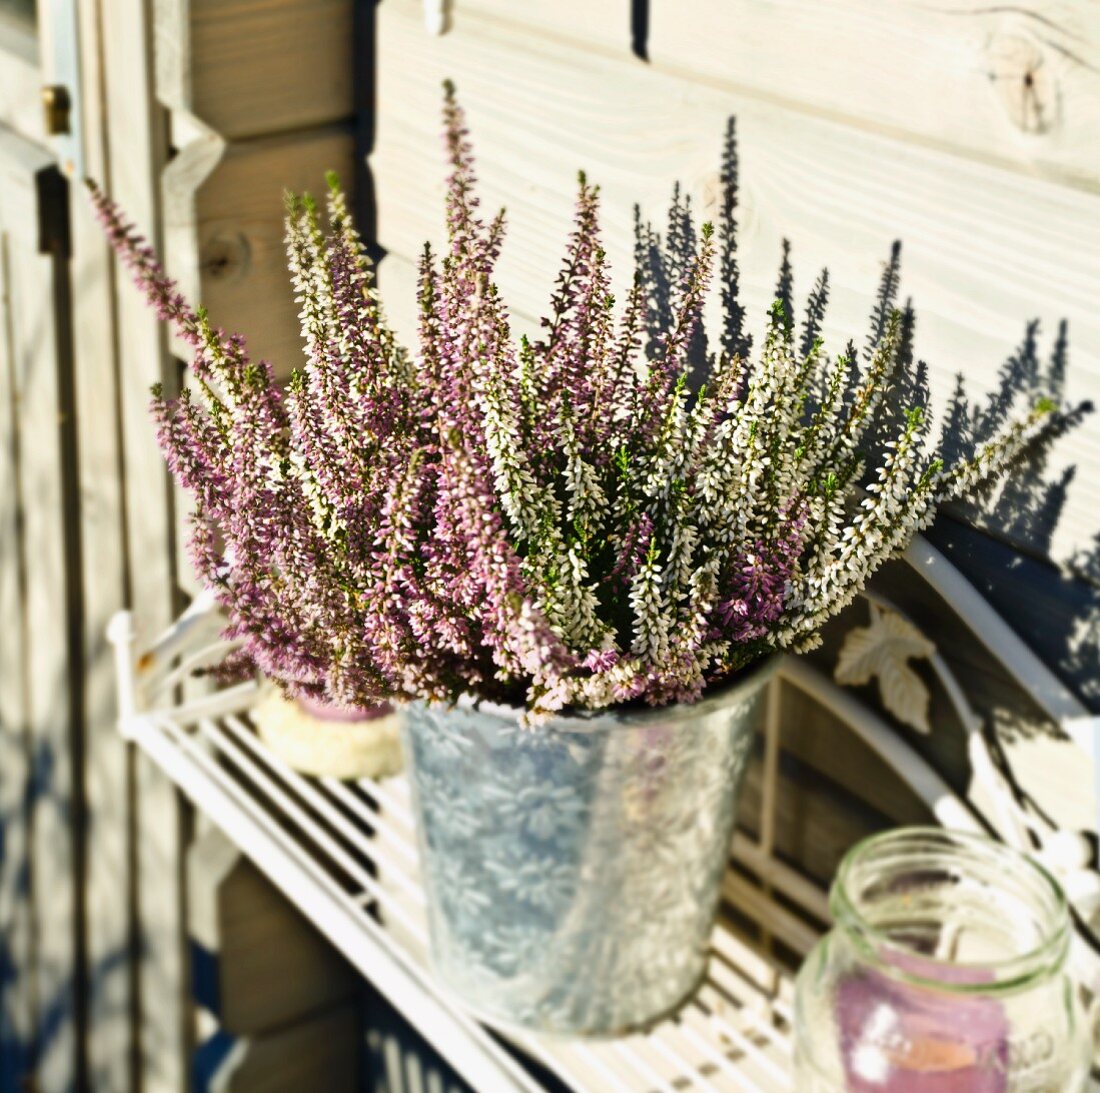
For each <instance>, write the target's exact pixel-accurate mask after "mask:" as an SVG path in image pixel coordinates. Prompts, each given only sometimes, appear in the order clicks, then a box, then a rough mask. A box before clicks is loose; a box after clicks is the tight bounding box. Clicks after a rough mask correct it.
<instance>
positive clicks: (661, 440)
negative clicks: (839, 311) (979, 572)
mask: <svg viewBox="0 0 1100 1093" xmlns="http://www.w3.org/2000/svg"><path fill="white" fill-rule="evenodd" d="M444 121H445V134H444V148H445V152H446V156H447V160H448V163H449V171H450V173H449V178H448V186H447V198H446V210H445V212H446V224H447V231H448V242H447V246H446V248H445V249H444V250H443V252H442V253H441V254H439V255H437V254H434V253H433V252H432V251H431V250H430V249H429V248H425V251H424V254H423V257H422V260H421V263H420V268H419V282H418V294H419V304H420V322H419V337H418V346H417V349H416V351H415V352H413V351H410V350H408V349H406V348H405V347H404V346H402V345H400V344H399V343H398V341H397V339H396V337H395V336H394V334H393V332H392V331H391V330H390V328H389V326H388V325H387V323H386V319H385V315H384V312H383V309H382V306H381V303H380V302H379V299H378V296H377V293H376V290H375V283H374V271H373V269H372V268H371V264H370V262H369V261H368V259H367V256H366V249H365V247H364V245H363V243H362V241H361V240H360V238H359V236H358V235H357V234H356V232H355V229H354V227H353V225H352V223H351V219H350V216H349V214H348V209H347V202H346V199H345V197H344V195H343V193H342V192H341V191H340V189H339V187H338V185H337V184H336V183H335V180H333V179H331V178H330V180H329V181H330V192H329V194H328V196H327V201H326V202H325V208H324V209H323V210H322V209H320V208H319V207H318V205H317V203H316V202H314V201H313V200H312V199H311V198H309V197H308V196H302V197H297V196H294V197H291V198H290V199H289V200H288V203H287V253H288V260H289V266H290V271H291V277H292V281H293V284H294V290H295V294H296V299H297V304H298V307H299V309H300V315H301V322H302V339H303V347H304V361H303V364H302V366H301V368H300V369H299V370H297V371H295V372H294V373H293V375H292V376H291V378H290V381H289V384H288V385H287V387H286V389H285V390H284V389H283V387H282V386H281V385H280V384H279V383H278V382H276V379H275V376H274V373H273V371H272V369H271V367H270V366H269V365H268V364H267V363H266V362H263V361H260V362H254V361H253V360H252V359H251V356H250V355H249V352H248V349H247V347H246V345H245V343H244V341H243V339H241V338H239V337H237V336H229V335H226V334H225V333H223V332H222V331H220V330H217V329H216V328H214V327H212V326H211V324H210V322H209V321H208V319H207V316H206V314H205V313H204V312H203V311H201V310H200V309H195V308H192V307H191V306H190V305H189V304H188V303H187V301H185V300H184V299H183V298H182V297H181V296H180V294H179V292H178V291H177V289H176V286H175V285H174V284H173V282H172V281H171V280H169V279H168V278H167V277H166V276H165V274H164V272H163V270H162V269H161V267H160V265H159V264H158V262H157V259H156V257H155V255H154V254H153V252H152V251H151V250H150V249H149V247H148V246H147V245H146V244H145V242H144V240H143V239H142V238H141V237H140V236H139V235H138V234H137V232H136V231H135V230H134V229H133V228H132V227H131V225H129V224H128V223H127V222H126V220H125V219H124V218H123V216H122V215H121V213H120V212H119V210H118V209H117V208H116V206H115V205H114V204H113V203H112V202H111V201H110V200H109V199H108V198H107V197H105V196H104V195H103V194H101V193H100V192H99V191H98V190H96V189H95V188H94V187H93V188H92V202H93V205H94V207H95V211H96V214H97V216H98V217H99V219H100V221H101V223H102V224H103V227H104V230H105V232H106V234H107V238H108V239H109V240H110V242H111V243H112V245H113V246H114V247H115V249H116V250H117V251H118V253H119V255H120V256H121V258H122V261H123V262H124V263H125V265H126V266H127V267H128V268H129V270H130V271H131V273H132V274H133V277H134V280H135V282H136V283H137V285H138V287H139V288H140V289H141V290H142V292H144V294H145V296H146V297H147V299H148V300H149V302H150V304H151V305H152V306H153V307H154V308H155V309H156V311H157V314H158V315H159V316H160V317H161V318H162V319H164V320H165V321H166V322H170V323H172V324H173V325H174V326H175V328H176V330H177V331H178V332H179V334H180V335H181V336H182V338H183V339H184V340H185V341H186V342H187V343H188V344H190V345H191V346H193V347H194V359H193V361H192V365H191V369H190V372H189V374H188V377H187V385H186V387H185V389H184V390H183V391H182V392H181V393H180V394H179V396H178V397H166V396H165V395H164V394H163V393H162V392H160V391H159V390H158V391H155V392H154V398H153V415H154V419H155V423H156V428H157V436H158V438H159V441H160V445H161V447H162V449H163V450H164V453H165V457H166V459H167V463H168V466H169V468H170V470H171V472H172V473H173V474H174V475H175V477H176V478H177V479H178V481H179V482H180V484H181V485H182V486H183V487H184V488H185V489H186V490H187V491H188V492H189V493H190V495H191V497H192V499H193V502H194V510H193V513H192V517H191V519H192V536H191V540H190V544H189V549H190V556H191V559H192V562H193V564H194V566H195V568H196V570H197V572H198V573H199V575H200V577H201V579H202V580H203V581H204V583H205V584H207V585H208V586H209V587H211V588H212V589H214V590H215V592H216V594H217V596H218V598H219V600H220V602H221V604H222V606H223V607H224V608H225V610H226V612H227V614H228V616H229V626H228V629H227V636H229V637H231V638H234V639H239V641H240V643H241V644H240V648H239V650H238V651H237V652H236V653H234V655H233V658H232V660H231V662H229V663H227V665H226V666H225V672H226V673H231V674H239V673H241V672H242V671H244V672H247V671H250V670H255V669H257V668H258V669H260V670H262V671H263V672H265V673H266V674H267V675H269V676H271V677H272V678H274V679H276V680H278V681H280V682H281V683H282V684H283V685H284V686H285V687H286V688H287V690H288V691H290V692H291V693H292V694H300V695H305V696H310V697H313V698H323V699H325V700H327V701H330V702H335V703H337V704H340V705H346V706H369V705H372V704H373V703H375V702H377V701H378V700H380V699H383V698H395V699H411V698H419V699H431V700H447V701H453V700H455V699H456V698H457V697H458V696H460V695H462V694H464V693H472V694H475V695H478V696H482V697H485V698H489V699H493V700H497V701H504V702H516V703H525V704H526V705H527V707H528V708H529V710H530V711H531V713H532V716H534V717H538V716H542V715H545V714H547V713H550V712H552V711H553V710H555V709H559V708H562V707H566V706H583V707H592V708H598V707H602V706H607V705H612V704H615V703H627V702H635V701H645V702H649V703H652V704H661V703H667V702H693V701H695V700H697V699H698V698H699V697H700V696H701V695H702V694H703V693H704V691H705V689H706V688H707V687H708V686H711V685H714V684H717V683H719V682H721V681H723V680H725V679H727V678H729V677H730V676H731V675H732V674H734V673H736V672H737V671H739V670H740V669H742V668H744V667H745V666H746V665H748V664H749V663H751V662H752V661H753V660H755V659H757V658H758V657H760V656H762V655H765V654H766V653H768V652H769V651H771V650H773V649H779V648H798V647H800V646H801V645H804V644H806V643H808V642H810V641H812V640H813V636H814V634H815V633H816V631H817V629H818V628H819V627H820V625H821V623H822V622H823V621H824V620H825V618H827V617H828V616H829V615H830V614H831V613H833V612H834V611H836V610H839V608H840V607H842V606H843V605H844V604H845V603H846V602H847V601H848V600H849V599H850V598H851V596H852V595H853V594H854V592H855V590H858V588H859V587H860V586H861V585H862V583H863V582H865V581H866V579H867V578H868V576H869V575H870V574H871V573H872V572H873V571H874V569H875V568H877V566H878V565H880V564H881V563H882V562H883V561H884V560H885V558H887V557H888V556H890V554H891V553H893V552H894V551H896V550H899V549H902V548H903V547H904V545H905V543H906V541H907V540H908V537H909V536H910V535H911V534H912V533H913V531H914V530H915V529H916V528H917V527H918V526H920V525H921V524H922V523H923V522H925V521H927V519H928V518H929V516H930V513H931V512H932V510H933V505H934V502H935V501H936V500H937V499H938V498H940V497H943V496H947V495H950V494H951V493H952V492H955V491H958V490H965V491H969V490H971V489H974V488H976V487H977V486H979V485H980V484H981V482H982V481H983V480H984V479H987V478H988V477H989V476H991V475H995V474H999V473H1001V471H1002V470H1003V469H1004V468H1005V467H1006V466H1007V465H1008V464H1009V463H1010V461H1011V457H1012V455H1013V454H1014V453H1015V452H1017V451H1019V450H1020V448H1021V447H1022V446H1023V445H1024V444H1025V443H1027V441H1028V440H1029V439H1030V438H1031V437H1032V436H1034V434H1035V432H1036V431H1037V430H1038V429H1040V428H1042V427H1043V426H1042V419H1043V417H1044V415H1045V414H1046V413H1047V411H1048V410H1049V408H1050V407H1049V406H1048V405H1042V406H1037V407H1036V409H1035V410H1034V411H1032V413H1031V414H1030V415H1028V416H1027V417H1025V418H1024V419H1022V420H1020V421H1015V422H1011V423H1010V424H1009V425H1008V426H1007V427H1006V429H1005V432H1004V433H1003V434H1002V435H1001V436H1000V437H996V438H994V439H993V440H992V441H990V442H989V444H987V445H986V446H985V447H984V448H982V449H981V450H979V452H978V454H977V455H976V456H975V457H974V459H972V460H970V461H968V462H966V463H964V464H962V465H960V466H958V467H955V468H951V469H944V468H943V466H942V464H941V463H940V462H939V461H938V460H936V459H933V458H930V457H929V456H927V455H926V454H925V453H924V452H923V450H922V444H923V442H924V439H923V438H924V430H922V429H921V428H920V427H919V426H920V415H919V411H914V412H913V413H911V414H910V415H909V417H908V418H907V419H906V421H905V423H904V424H903V425H902V426H901V428H900V431H899V432H898V433H897V435H896V437H895V438H894V440H893V442H892V443H890V444H886V445H885V446H884V448H883V450H884V451H885V452H886V455H885V456H884V457H883V459H882V465H881V466H880V467H878V468H877V469H876V473H875V474H874V475H872V476H871V477H869V478H868V477H866V476H862V474H861V471H862V457H861V455H860V452H859V442H860V438H861V437H862V435H863V434H864V433H865V432H866V431H867V429H868V428H869V427H870V426H871V424H872V423H873V418H874V413H875V411H876V410H877V409H878V408H879V406H880V405H881V403H882V399H883V393H884V392H885V391H886V390H887V388H889V387H890V385H891V375H892V371H893V369H894V367H895V365H896V359H897V348H898V339H899V334H898V320H897V318H896V317H895V318H894V319H892V320H891V321H890V322H889V323H887V324H886V327H885V332H884V333H882V335H881V337H880V338H878V339H877V341H876V343H875V346H876V347H875V349H874V352H873V356H872V359H871V360H870V361H869V362H868V365H867V367H866V369H865V370H864V371H863V372H862V373H860V374H858V375H855V376H854V378H853V373H852V372H851V371H849V364H850V362H849V361H848V360H847V359H846V358H843V357H842V358H840V359H839V360H838V361H837V362H836V363H835V364H834V363H833V362H832V361H830V359H829V358H828V356H827V355H826V354H825V353H824V352H822V351H821V346H820V341H819V340H816V339H814V338H812V337H810V335H809V334H806V335H805V336H804V337H803V339H802V341H803V342H804V343H805V344H804V345H802V346H799V347H796V346H795V344H794V337H793V330H794V326H795V324H794V322H793V320H792V317H791V316H789V315H788V314H787V313H786V310H785V307H784V305H782V304H777V305H776V307H775V308H773V311H772V315H771V320H770V324H769V329H768V334H767V337H766V339H765V340H764V342H763V345H762V349H761V350H760V353H759V356H758V359H757V360H755V361H753V362H752V363H751V365H750V364H749V362H747V361H745V360H743V359H742V357H743V355H744V354H746V353H747V352H748V348H749V346H750V343H751V339H749V338H748V336H747V335H746V334H745V332H744V329H743V311H742V309H741V307H740V304H739V303H738V301H737V284H736V282H737V264H736V259H735V254H734V236H735V224H734V222H733V219H732V218H733V213H734V209H735V208H736V205H737V202H736V172H735V169H734V167H735V162H736V150H735V148H734V147H733V144H732V140H733V137H732V129H731V131H730V134H729V135H728V137H727V148H726V155H727V163H726V166H725V169H724V170H723V175H722V178H723V182H724V184H725V186H726V188H727V193H726V194H725V199H724V201H723V202H722V203H721V208H722V209H723V221H722V223H720V225H719V228H718V232H717V237H715V233H714V232H713V230H712V229H711V227H710V225H704V226H703V227H702V229H701V231H699V232H696V230H695V227H694V225H693V224H692V222H691V215H690V206H689V203H688V201H687V199H686V197H685V198H681V197H680V196H679V194H677V196H676V198H675V200H674V204H673V212H672V216H671V218H670V229H669V234H668V237H667V239H666V240H664V241H662V240H661V238H660V236H659V235H658V234H657V233H656V232H655V231H653V230H652V229H651V228H649V227H648V226H643V225H642V224H641V223H640V221H639V223H638V233H639V235H638V246H637V255H638V259H639V267H638V270H637V271H636V277H635V281H634V284H633V286H632V288H631V289H630V291H629V292H628V293H627V295H626V297H625V299H624V301H622V304H621V306H619V305H616V302H615V300H614V299H613V298H612V295H611V289H610V286H611V283H612V281H611V271H610V269H609V266H608V261H607V256H606V254H605V252H604V250H603V246H602V242H601V237H600V225H599V211H600V210H599V192H598V189H597V188H596V187H595V186H592V185H590V184H589V183H588V181H587V180H586V179H585V178H584V177H583V175H582V176H581V178H580V182H579V191H578V197H577V212H576V220H575V224H574V227H573V231H572V233H571V235H570V236H569V240H568V245H567V251H566V258H565V262H564V265H563V267H562V269H561V272H560V274H559V275H558V278H557V281H556V285H555V287H554V290H553V294H552V296H551V300H550V314H549V316H548V317H547V318H546V319H545V320H544V321H543V334H542V336H541V337H540V338H539V339H537V340H535V341H528V340H527V339H522V338H521V339H519V340H518V341H517V340H516V339H515V338H513V336H512V333H511V329H510V325H509V313H508V309H507V306H506V304H505V302H504V300H503V298H502V296H501V294H500V291H499V289H498V288H497V286H496V284H495V283H494V281H493V270H494V266H495V263H496V260H497V258H498V256H499V254H500V250H501V247H502V245H503V240H504V231H505V221H504V216H503V213H502V214H500V215H498V216H497V217H495V218H493V219H491V220H487V219H485V218H484V217H483V216H482V215H481V212H480V208H479V204H478V198H477V196H476V192H475V190H476V176H475V172H474V162H473V155H472V150H471V145H470V141H469V136H468V133H467V130H466V123H465V118H464V115H463V112H462V110H461V108H460V107H459V106H458V104H457V102H456V101H455V98H454V93H453V89H452V88H448V89H447V95H446V103H445V109H444ZM716 248H719V249H720V253H719V254H718V262H719V267H720V268H719V274H720V276H721V278H722V279H723V281H724V283H723V284H722V286H721V294H722V301H723V304H724V306H725V309H726V318H727V335H728V336H724V337H723V338H722V339H721V343H720V344H721V351H720V352H718V353H717V354H712V353H710V352H709V350H708V347H707V340H706V336H705V333H704V331H703V326H702V315H703V310H704V304H705V301H706V297H707V293H708V289H709V286H710V284H711V280H712V274H713V265H714V262H715V251H716ZM823 306H824V303H823V300H822V299H818V300H816V301H813V302H812V308H813V309H815V310H814V311H813V315H812V317H811V318H812V321H811V318H808V319H807V323H806V324H805V325H806V329H807V330H810V331H811V332H812V330H816V329H817V328H818V327H819V326H820V319H821V316H820V311H821V309H822V308H823ZM880 326H881V323H880ZM730 331H732V332H733V333H732V334H731V333H729V332H730ZM811 343H812V344H811ZM850 387H852V388H854V389H852V390H851V391H849V390H848V388H850Z"/></svg>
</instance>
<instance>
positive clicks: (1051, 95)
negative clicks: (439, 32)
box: [456, 0, 1100, 187]
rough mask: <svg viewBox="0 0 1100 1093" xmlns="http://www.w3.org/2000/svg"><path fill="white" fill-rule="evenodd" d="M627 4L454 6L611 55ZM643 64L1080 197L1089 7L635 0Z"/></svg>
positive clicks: (1092, 34) (1097, 130) (619, 50)
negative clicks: (946, 151)
mask: <svg viewBox="0 0 1100 1093" xmlns="http://www.w3.org/2000/svg"><path fill="white" fill-rule="evenodd" d="M629 7H630V5H629V4H628V3H625V2H622V0H618V2H613V3H605V4H591V3H586V2H585V0H529V2H528V3H525V4H523V5H517V4H515V3H512V2H511V0H465V2H464V3H463V4H462V5H461V7H460V10H459V11H458V12H457V13H456V22H457V23H458V24H459V26H460V27H461V26H462V21H463V20H469V22H470V23H471V24H472V23H473V22H475V21H476V19H477V17H478V16H485V15H489V16H491V17H493V18H495V19H498V20H503V21H510V22H514V23H517V24H523V25H526V26H528V27H531V28H532V29H535V30H537V31H538V32H539V33H540V34H543V35H558V36H565V37H566V38H568V39H571V40H572V41H574V42H578V43H582V44H586V45H589V46H593V47H595V48H598V49H603V50H608V51H612V52H614V53H616V54H618V55H620V56H626V55H627V51H628V49H629V45H630V12H629ZM648 7H649V35H648V57H649V59H650V62H651V64H652V65H653V66H654V67H655V68H657V69H659V70H661V71H665V72H671V73H676V74H679V75H686V76H689V77H690V78H692V79H698V80H705V81H707V82H709V83H711V84H713V85H714V86H716V87H718V88H721V89H722V90H727V91H729V92H731V93H734V94H746V93H747V94H752V95H755V96H757V97H761V98H767V99H772V100H774V101H777V102H782V103H785V104H788V105H791V106H794V107H796V108H797V109H799V110H802V111H805V112H807V113H811V114H815V115H817V116H819V117H834V118H842V119H844V120H846V121H850V122H853V123H855V124H857V125H859V126H861V127H862V128H865V129H868V130H876V131H880V132H888V133H892V134H895V135H898V136H903V137H906V138H909V139H913V140H916V141H919V142H922V143H926V144H929V145H934V146H936V147H943V148H950V149H952V150H954V151H958V152H961V153H962V154H964V155H967V156H973V157H978V158H983V159H990V160H996V161H999V162H1002V163H1004V164H1009V165H1012V166H1014V167H1017V168H1020V169H1023V170H1027V171H1029V172H1034V173H1038V174H1041V175H1044V176H1046V177H1049V178H1054V179H1062V180H1066V181H1071V182H1072V183H1074V184H1076V185H1083V186H1088V187H1095V185H1096V184H1097V182H1098V181H1100V9H1098V8H1097V6H1096V4H1095V3H1093V2H1092V0H1024V2H1022V3H1020V4H1012V5H1006V4H1000V5H999V4H984V5H982V4H973V3H970V2H969V0H944V2H942V3H938V4H935V5H928V4H924V3H921V2H920V0H902V2H899V3H892V4H882V3H880V2H879V0H833V2H831V3H829V4H820V3H817V2H815V0H770V2H768V3H759V2H758V0H724V2H723V3H713V2H711V0H650V2H649V4H648Z"/></svg>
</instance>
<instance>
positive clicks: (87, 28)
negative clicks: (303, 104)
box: [70, 3, 137, 1093]
mask: <svg viewBox="0 0 1100 1093" xmlns="http://www.w3.org/2000/svg"><path fill="white" fill-rule="evenodd" d="M98 9H99V4H98V3H81V4H78V5H77V14H78V16H79V18H80V44H81V80H82V87H81V94H80V96H79V109H81V110H83V112H84V118H83V120H84V158H85V168H86V170H87V171H88V173H89V174H90V175H91V176H92V177H95V178H99V179H104V178H106V177H107V148H106V141H107V129H106V117H105V113H104V103H103V100H102V96H101V95H100V94H99V88H100V86H101V78H102V76H103V73H102V69H101V62H102V57H101V54H100V50H99V39H98V34H99V10H98ZM72 186H73V191H72V194H71V199H70V206H71V223H72V239H73V247H72V250H73V257H72V262H71V270H70V275H71V279H72V285H73V298H72V304H73V328H74V330H75V331H76V332H77V336H76V337H75V339H74V345H73V352H74V357H75V364H74V368H75V380H76V396H77V403H78V405H79V406H80V415H81V416H80V423H79V428H78V440H79V445H80V449H79V462H78V466H79V474H80V493H81V501H82V504H81V513H80V518H81V552H82V555H83V567H84V571H83V586H84V593H83V614H84V657H85V661H84V714H85V726H84V748H85V753H84V760H85V764H84V792H85V803H86V809H87V822H86V829H85V831H84V832H83V836H84V843H85V863H86V870H87V876H86V904H85V931H86V934H85V944H86V952H87V977H88V997H87V1007H88V1030H87V1044H86V1050H87V1059H88V1076H89V1084H90V1085H91V1087H92V1088H93V1089H94V1090H96V1093H100V1091H102V1093H130V1090H131V1089H132V1088H133V1085H134V1081H135V1078H136V1076H135V1075H134V1074H133V1073H132V1050H131V1049H132V1045H133V1043H134V1042H136V1036H137V1029H136V1028H135V1027H134V1025H133V1022H132V1019H131V1018H132V1007H133V1005H134V1004H135V1002H136V999H134V998H133V996H132V992H131V972H132V963H131V961H132V957H133V954H132V952H131V928H132V926H133V925H134V919H133V915H132V907H131V895H132V891H131V885H132V883H133V882H134V880H135V878H134V876H133V874H132V871H131V845H132V840H131V833H130V820H131V816H132V811H131V810H132V803H133V802H132V798H131V772H132V755H131V751H130V748H129V747H128V746H127V744H126V743H125V741H123V740H122V739H121V738H120V737H119V736H118V733H117V731H115V726H116V723H117V715H118V710H117V694H116V692H115V687H114V671H113V662H112V657H111V647H110V645H109V643H108V642H107V640H106V636H105V632H106V628H107V623H108V622H109V621H110V619H111V617H112V615H113V613H114V612H116V611H117V610H118V609H119V608H120V607H121V606H122V605H123V604H124V603H125V597H126V588H127V573H126V565H127V554H126V544H125V538H124V526H125V525H124V486H123V481H122V479H121V477H120V474H119V468H120V467H121V466H122V459H123V453H122V450H121V436H120V432H119V428H120V423H119V419H118V405H119V403H118V395H119V379H120V377H119V374H118V371H117V361H116V355H115V330H116V328H115V321H114V307H115V284H114V256H113V255H112V254H111V253H110V250H109V248H108V247H107V245H106V241H105V240H104V238H103V232H102V230H101V229H100V226H99V224H98V223H96V221H95V219H94V217H93V216H92V213H91V208H90V206H89V204H88V202H87V201H85V200H84V195H83V194H82V193H81V192H80V189H81V188H80V182H79V180H73V184H72Z"/></svg>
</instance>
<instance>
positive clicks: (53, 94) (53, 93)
mask: <svg viewBox="0 0 1100 1093" xmlns="http://www.w3.org/2000/svg"><path fill="white" fill-rule="evenodd" d="M42 106H43V107H44V108H45V112H46V134H47V135H48V136H51V137H57V136H61V135H62V134H65V133H71V132H72V130H71V129H70V127H69V115H70V113H71V112H72V108H73V104H72V99H71V98H70V97H69V89H68V88H67V87H62V86H61V84H50V85H49V86H47V87H44V88H42Z"/></svg>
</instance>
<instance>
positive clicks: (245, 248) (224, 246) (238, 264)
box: [199, 232, 252, 282]
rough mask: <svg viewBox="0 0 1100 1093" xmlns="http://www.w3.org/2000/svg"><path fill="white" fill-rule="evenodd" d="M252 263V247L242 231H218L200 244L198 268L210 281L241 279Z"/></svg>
mask: <svg viewBox="0 0 1100 1093" xmlns="http://www.w3.org/2000/svg"><path fill="white" fill-rule="evenodd" d="M251 264H252V247H251V246H250V245H249V242H248V239H247V238H246V237H245V235H244V234H243V233H242V232H219V233H218V234H217V235H214V236H211V237H210V238H209V239H208V240H207V241H206V242H205V243H204V244H203V246H202V251H201V253H200V257H199V269H200V270H201V272H202V275H203V276H204V277H208V278H209V279H210V280H211V281H219V282H233V281H240V280H242V279H243V278H244V277H245V275H246V274H247V273H248V270H249V268H250V266H251Z"/></svg>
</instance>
